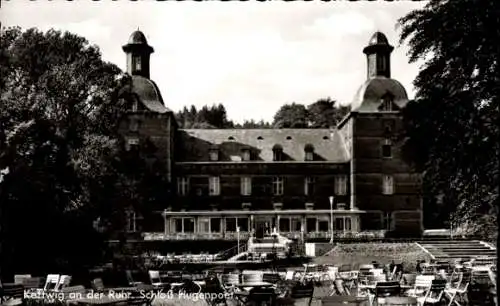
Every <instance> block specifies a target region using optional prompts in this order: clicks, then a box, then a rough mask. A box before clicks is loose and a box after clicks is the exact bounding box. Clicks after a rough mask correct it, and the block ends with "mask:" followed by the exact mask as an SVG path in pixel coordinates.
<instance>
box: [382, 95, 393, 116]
mask: <svg viewBox="0 0 500 306" xmlns="http://www.w3.org/2000/svg"><path fill="white" fill-rule="evenodd" d="M381 102H382V111H383V112H392V111H393V103H394V101H393V100H392V99H391V98H389V97H384V98H383V99H381Z"/></svg>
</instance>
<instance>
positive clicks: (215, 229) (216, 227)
mask: <svg viewBox="0 0 500 306" xmlns="http://www.w3.org/2000/svg"><path fill="white" fill-rule="evenodd" d="M220 221H221V219H220V218H211V219H210V232H212V233H220V232H221V226H220Z"/></svg>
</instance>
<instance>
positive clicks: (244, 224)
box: [237, 218, 248, 232]
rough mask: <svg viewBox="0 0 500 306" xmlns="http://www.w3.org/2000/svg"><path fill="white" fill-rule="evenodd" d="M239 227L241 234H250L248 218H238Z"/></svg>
mask: <svg viewBox="0 0 500 306" xmlns="http://www.w3.org/2000/svg"><path fill="white" fill-rule="evenodd" d="M237 221H238V223H237V226H239V227H240V231H241V232H248V218H238V219H237Z"/></svg>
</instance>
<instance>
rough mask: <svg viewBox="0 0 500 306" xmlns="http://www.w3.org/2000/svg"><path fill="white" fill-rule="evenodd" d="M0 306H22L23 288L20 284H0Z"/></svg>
mask: <svg viewBox="0 0 500 306" xmlns="http://www.w3.org/2000/svg"><path fill="white" fill-rule="evenodd" d="M0 304H1V305H9V306H11V305H24V286H23V285H22V284H3V285H2V284H1V283H0Z"/></svg>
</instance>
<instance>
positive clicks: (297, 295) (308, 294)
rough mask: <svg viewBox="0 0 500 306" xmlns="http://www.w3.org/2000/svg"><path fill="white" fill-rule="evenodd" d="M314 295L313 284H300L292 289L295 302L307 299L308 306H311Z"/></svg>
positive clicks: (291, 295)
mask: <svg viewBox="0 0 500 306" xmlns="http://www.w3.org/2000/svg"><path fill="white" fill-rule="evenodd" d="M313 295H314V283H313V282H305V283H304V282H298V283H297V284H295V285H294V286H293V287H292V290H291V294H290V297H291V298H292V299H294V300H297V299H306V305H307V306H310V305H311V302H312V299H313Z"/></svg>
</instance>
